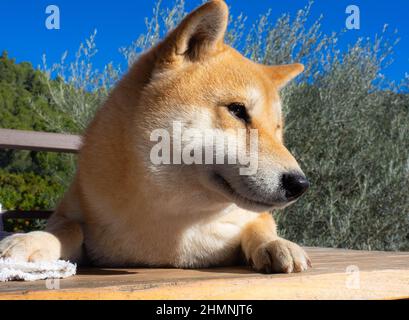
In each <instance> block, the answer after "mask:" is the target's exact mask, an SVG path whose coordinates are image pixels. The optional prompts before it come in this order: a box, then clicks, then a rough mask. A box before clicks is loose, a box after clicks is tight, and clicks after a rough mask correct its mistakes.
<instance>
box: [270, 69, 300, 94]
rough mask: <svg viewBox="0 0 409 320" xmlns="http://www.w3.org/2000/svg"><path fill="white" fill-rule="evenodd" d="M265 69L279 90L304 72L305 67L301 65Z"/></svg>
mask: <svg viewBox="0 0 409 320" xmlns="http://www.w3.org/2000/svg"><path fill="white" fill-rule="evenodd" d="M265 68H266V70H267V72H268V73H269V74H270V76H271V77H272V79H273V82H274V84H275V85H276V86H277V87H278V88H279V89H281V88H283V87H284V86H285V85H286V84H287V83H288V82H290V81H291V80H292V79H294V78H295V77H296V76H298V75H299V74H300V73H301V72H303V71H304V65H302V64H301V63H293V64H283V65H278V66H266V67H265Z"/></svg>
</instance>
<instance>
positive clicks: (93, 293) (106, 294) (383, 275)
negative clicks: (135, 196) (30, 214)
mask: <svg viewBox="0 0 409 320" xmlns="http://www.w3.org/2000/svg"><path fill="white" fill-rule="evenodd" d="M306 250H307V252H308V253H309V255H310V257H311V259H312V261H313V268H312V269H310V270H309V271H307V272H305V273H299V274H273V275H263V274H258V273H255V272H253V271H252V270H250V269H249V268H247V267H233V268H213V269H198V270H181V269H155V268H151V269H147V268H117V269H111V268H80V269H79V274H78V275H76V276H74V277H71V278H68V279H62V280H59V282H58V285H59V289H58V290H49V289H47V286H48V287H50V285H49V283H48V284H47V282H46V281H35V282H8V283H0V299H400V298H409V252H369V251H355V250H343V249H327V248H306ZM54 285H55V283H54Z"/></svg>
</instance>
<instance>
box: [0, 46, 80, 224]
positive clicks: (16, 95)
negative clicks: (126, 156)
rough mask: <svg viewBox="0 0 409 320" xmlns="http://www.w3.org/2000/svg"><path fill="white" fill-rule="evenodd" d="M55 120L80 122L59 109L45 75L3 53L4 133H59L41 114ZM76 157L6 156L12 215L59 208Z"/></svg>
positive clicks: (0, 96)
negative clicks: (17, 62) (50, 92)
mask: <svg viewBox="0 0 409 320" xmlns="http://www.w3.org/2000/svg"><path fill="white" fill-rule="evenodd" d="M35 108H37V109H41V110H42V112H44V113H46V114H47V115H48V116H49V117H50V118H53V117H54V118H56V117H58V118H59V119H60V118H63V119H64V120H63V122H64V123H65V125H66V126H67V127H71V128H74V127H75V126H74V122H73V121H72V120H71V119H70V118H69V117H67V116H65V115H61V113H60V112H59V111H58V110H57V109H56V108H55V105H54V104H53V102H52V99H51V97H50V94H49V90H48V88H47V83H46V77H45V75H44V74H43V73H42V72H40V71H37V70H34V69H33V68H32V67H31V65H30V64H29V63H24V62H23V63H20V64H16V63H15V62H14V60H11V59H9V58H8V57H7V53H6V52H3V54H2V56H1V57H0V128H9V129H22V130H36V131H54V130H52V128H50V126H49V125H48V123H47V121H46V120H44V119H43V118H42V117H41V116H40V115H39V114H38V113H37V112H36V110H35ZM73 160H74V159H73V157H72V156H69V155H64V154H57V153H46V152H29V151H16V150H0V168H1V169H0V203H1V204H2V205H3V208H6V209H21V210H35V209H48V208H53V207H54V205H55V202H56V199H58V198H59V197H60V196H61V195H62V193H63V192H64V189H65V187H66V186H67V185H68V183H69V181H70V177H71V175H72V173H73V171H74V161H73ZM37 225H38V224H37V222H34V224H33V223H32V222H28V221H27V222H26V221H17V222H14V223H11V222H10V221H9V222H8V224H6V227H7V228H8V229H10V230H27V229H30V228H31V227H33V226H37Z"/></svg>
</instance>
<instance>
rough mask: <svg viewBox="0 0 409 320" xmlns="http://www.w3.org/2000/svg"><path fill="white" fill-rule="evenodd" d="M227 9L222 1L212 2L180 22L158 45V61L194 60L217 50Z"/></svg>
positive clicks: (223, 30) (219, 46)
mask: <svg viewBox="0 0 409 320" xmlns="http://www.w3.org/2000/svg"><path fill="white" fill-rule="evenodd" d="M228 15H229V10H228V7H227V5H226V3H225V2H224V1H223V0H212V1H209V2H207V3H205V4H204V5H202V6H201V7H199V8H197V9H196V10H195V11H193V12H192V13H190V14H189V15H188V16H187V17H186V18H184V19H183V20H182V22H181V23H180V24H179V26H178V27H177V28H176V29H175V30H173V31H172V32H171V33H170V34H169V35H168V36H167V37H166V38H165V39H164V40H163V42H162V43H161V45H160V47H159V49H160V51H161V53H160V55H161V58H162V59H163V60H165V61H167V63H169V62H180V61H183V60H189V61H198V60H202V59H204V58H206V57H207V56H209V55H211V54H214V53H216V52H217V51H218V50H220V49H221V46H222V44H223V39H224V35H225V33H226V28H227V22H228Z"/></svg>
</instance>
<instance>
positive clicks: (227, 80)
mask: <svg viewBox="0 0 409 320" xmlns="http://www.w3.org/2000/svg"><path fill="white" fill-rule="evenodd" d="M227 21H228V9H227V6H226V4H225V3H224V2H223V1H220V0H219V1H218V0H214V1H210V2H208V3H206V4H205V5H203V6H202V7H200V8H199V9H197V10H195V11H194V12H193V13H191V14H190V15H189V16H187V17H186V18H185V19H184V21H183V22H182V23H181V24H180V25H179V27H177V28H176V29H175V30H174V31H172V32H171V33H170V34H169V35H168V37H167V38H166V39H165V40H164V41H163V42H161V43H160V44H158V45H157V46H156V47H154V48H152V49H151V50H150V51H148V52H147V53H145V54H144V55H143V56H142V57H141V58H140V59H139V60H138V61H137V62H136V63H135V65H134V66H132V68H131V69H130V70H129V72H128V74H127V75H125V76H124V78H123V79H122V80H121V81H120V82H119V83H118V85H117V86H116V88H115V89H114V90H113V91H112V93H111V94H110V97H109V99H108V100H107V101H106V103H105V104H104V105H103V106H102V107H101V108H100V109H99V111H98V112H97V114H96V116H95V118H94V120H93V121H92V123H91V124H90V125H89V127H88V129H87V130H86V132H85V135H84V140H83V146H82V148H81V152H80V155H79V161H78V171H77V174H76V176H75V179H74V181H73V182H72V185H71V188H70V189H69V191H68V192H67V193H66V195H65V197H64V199H63V200H62V201H61V203H60V205H59V207H58V208H57V210H56V212H55V213H54V215H53V216H52V218H51V220H50V221H49V223H48V226H47V230H46V231H45V232H36V233H34V232H33V233H28V234H26V235H18V236H12V237H10V238H8V239H6V240H4V241H3V242H1V243H0V255H1V256H6V257H13V258H21V259H23V260H42V259H45V260H54V259H57V258H64V259H70V260H76V261H78V260H79V259H80V258H81V257H82V256H85V255H86V256H87V257H88V258H89V259H90V260H91V261H92V262H93V263H95V264H99V265H114V266H125V265H149V266H174V267H192V268H193V267H207V266H216V265H231V264H236V263H240V262H241V259H242V256H244V257H245V258H246V260H247V261H250V262H251V263H252V264H253V265H254V268H255V269H256V270H258V271H266V272H273V271H276V272H292V271H302V270H305V269H306V268H307V265H308V257H307V256H306V255H305V253H304V251H303V250H302V249H301V248H300V247H298V246H297V245H296V244H294V243H291V242H289V241H287V240H284V239H281V238H279V237H278V236H277V234H276V230H275V229H276V226H275V223H274V220H273V218H272V216H271V215H270V214H268V213H264V214H259V213H257V212H256V211H260V208H258V207H257V208H256V207H255V208H254V210H248V209H242V208H240V207H238V206H237V205H236V204H234V203H233V202H235V201H233V200H232V199H230V198H229V197H228V196H226V195H225V194H223V193H222V192H219V191H215V190H213V189H214V188H213V186H212V184H211V182H209V180H208V176H209V175H208V172H207V171H206V170H205V169H203V168H202V167H200V168H199V167H196V166H191V167H183V168H181V167H177V166H173V165H170V166H167V167H155V166H153V165H152V163H151V161H150V160H149V151H150V149H151V147H152V145H153V143H152V142H151V141H150V140H149V137H150V133H151V132H152V130H155V129H157V128H168V127H169V125H170V124H169V123H170V122H171V121H175V120H183V121H185V122H186V123H187V125H190V126H192V127H194V126H200V127H203V128H212V129H218V130H220V131H222V132H224V131H226V130H229V129H240V128H244V125H243V123H241V122H240V121H238V120H237V119H235V118H234V117H232V115H231V114H230V113H229V112H228V111H227V109H226V108H225V105H226V104H229V103H232V102H243V103H245V104H246V106H247V107H248V112H249V113H250V114H251V117H252V122H251V125H250V127H251V128H254V129H257V130H258V132H259V154H260V160H259V165H260V170H259V172H261V174H264V176H262V177H264V178H266V177H267V178H269V179H270V180H271V181H272V183H273V182H274V181H275V180H274V179H275V178H274V177H275V176H274V175H272V176H271V175H270V174H271V172H273V173H274V172H277V174H281V173H282V172H286V171H289V170H293V171H294V170H296V171H299V172H301V169H300V168H299V167H298V164H297V162H296V160H295V159H294V158H293V156H292V155H291V154H290V153H289V151H288V150H287V149H286V148H285V146H284V145H283V139H282V128H283V119H282V116H281V106H280V100H279V95H278V90H279V88H281V87H282V86H283V85H285V84H286V83H287V82H288V81H289V80H291V79H292V78H294V77H295V76H296V75H297V74H298V73H300V72H301V71H302V69H303V67H302V65H299V64H294V65H286V66H274V67H268V66H262V65H259V64H256V63H253V62H251V61H250V60H247V59H246V58H244V57H243V56H242V55H241V54H239V53H238V52H237V51H235V50H234V49H232V48H231V47H229V46H227V45H225V44H224V43H223V37H224V34H225V30H226V26H227ZM263 172H264V173H263ZM277 174H276V175H277ZM264 178H263V179H259V178H258V176H256V177H253V180H254V181H256V182H255V183H259V181H264V180H265V179H264ZM240 179H242V178H240ZM243 179H244V178H243ZM232 183H233V186H235V185H234V184H237V186H238V187H241V186H242V180H239V178H238V177H234V176H232ZM260 183H261V182H260ZM263 186H264V185H263ZM264 187H265V188H266V190H270V189H268V188H270V187H269V185H266V186H264ZM271 188H272V187H271ZM271 190H272V189H271ZM240 206H242V205H240ZM277 206H281V205H277ZM271 209H272V208H271ZM33 240H35V241H33ZM84 247H85V252H83V251H82V249H83V248H84ZM242 253H244V255H243V254H242Z"/></svg>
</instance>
